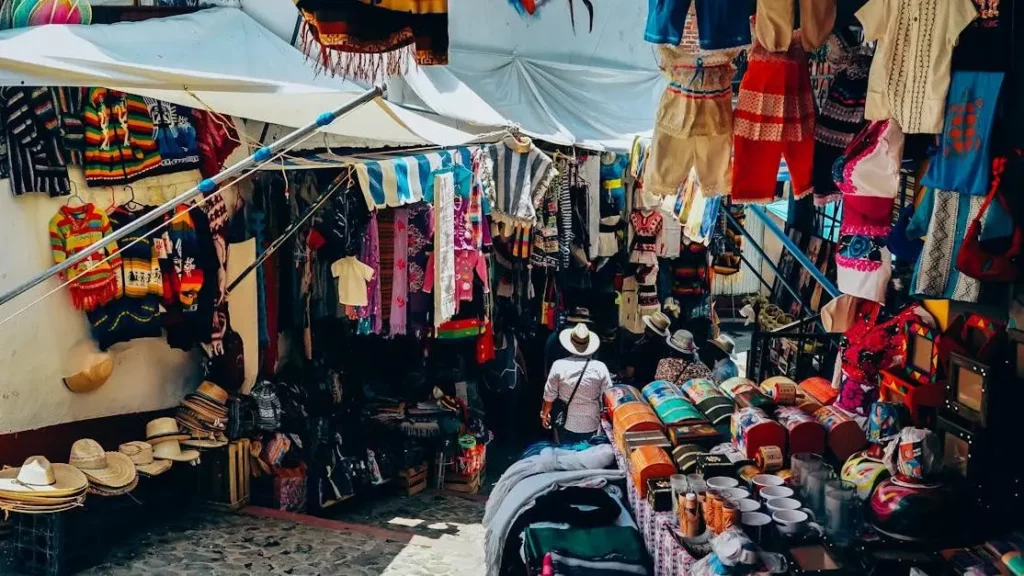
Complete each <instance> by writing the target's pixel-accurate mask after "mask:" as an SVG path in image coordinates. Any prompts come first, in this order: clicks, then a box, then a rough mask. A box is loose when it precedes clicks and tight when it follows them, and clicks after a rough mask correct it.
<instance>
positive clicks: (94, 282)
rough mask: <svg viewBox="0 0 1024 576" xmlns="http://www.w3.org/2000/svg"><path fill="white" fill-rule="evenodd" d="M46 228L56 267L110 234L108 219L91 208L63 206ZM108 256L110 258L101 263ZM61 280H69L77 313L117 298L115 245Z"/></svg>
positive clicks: (118, 268)
mask: <svg viewBox="0 0 1024 576" xmlns="http://www.w3.org/2000/svg"><path fill="white" fill-rule="evenodd" d="M49 228H50V249H51V251H52V252H53V261H54V262H55V263H57V264H60V263H61V262H63V261H64V260H67V259H68V258H69V257H71V256H74V255H75V254H78V253H79V252H81V251H83V250H84V249H86V248H88V247H89V246H91V245H92V244H94V243H96V242H99V241H101V240H103V238H104V237H105V236H108V235H109V234H110V233H111V228H110V221H109V220H108V219H107V215H106V214H104V213H103V211H102V210H97V209H96V207H95V206H94V205H92V204H85V205H82V206H75V207H72V206H62V207H61V209H60V210H58V211H57V213H56V214H54V215H53V218H51V219H50V226H49ZM107 256H112V257H111V258H110V259H109V260H107V261H106V262H103V259H104V258H106V257H107ZM90 268H91V269H90ZM64 277H65V278H68V279H71V280H72V282H71V284H70V285H69V286H68V290H69V291H70V292H71V301H72V302H73V303H74V305H75V308H78V309H80V310H88V311H91V310H95V309H96V308H97V307H98V306H102V305H103V304H106V303H108V302H110V301H111V300H113V299H114V298H117V297H118V296H119V295H120V292H121V285H120V277H121V256H120V254H118V249H117V243H116V242H111V243H110V244H108V245H106V246H104V247H103V249H101V250H98V251H96V252H94V253H93V254H92V255H90V256H89V258H87V259H85V260H83V261H82V262H80V263H78V264H76V265H74V266H72V267H71V268H69V269H68V271H67V272H66V275H65V276H64Z"/></svg>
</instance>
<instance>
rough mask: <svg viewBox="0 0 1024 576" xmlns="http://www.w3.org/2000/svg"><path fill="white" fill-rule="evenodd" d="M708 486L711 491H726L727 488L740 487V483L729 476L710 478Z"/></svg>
mask: <svg viewBox="0 0 1024 576" xmlns="http://www.w3.org/2000/svg"><path fill="white" fill-rule="evenodd" d="M707 485H708V488H709V489H711V490H725V489H726V488H735V487H737V486H739V485H740V481H739V480H737V479H735V478H730V477H728V476H715V477H714V478H708V480H707Z"/></svg>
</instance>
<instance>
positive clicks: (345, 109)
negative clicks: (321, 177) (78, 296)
mask: <svg viewBox="0 0 1024 576" xmlns="http://www.w3.org/2000/svg"><path fill="white" fill-rule="evenodd" d="M383 93H384V90H383V88H380V87H376V88H373V89H372V90H367V91H366V92H363V93H362V94H360V95H359V96H358V97H356V98H355V99H354V100H352V101H351V102H348V103H346V104H345V105H344V106H341V107H339V108H337V109H335V110H332V111H330V112H324V113H322V114H320V115H319V116H317V117H316V120H314V121H312V122H310V123H309V124H306V125H305V126H303V127H302V128H299V129H297V130H295V131H294V132H292V133H291V134H288V135H287V136H285V137H283V138H281V139H280V140H278V141H276V142H274V143H273V144H270V145H269V146H264V147H262V148H259V149H258V150H256V151H255V152H253V153H252V154H250V155H249V156H248V157H247V158H245V159H243V160H241V161H239V162H237V163H235V164H233V165H231V166H229V167H227V168H225V169H224V170H222V171H221V172H219V173H218V174H216V175H214V176H213V177H212V178H206V179H204V180H203V181H201V182H200V183H199V184H198V185H196V186H194V187H193V188H192V189H190V190H188V191H186V192H182V193H181V194H179V195H178V196H175V197H174V198H172V199H171V200H168V201H167V202H164V203H163V204H161V205H160V206H159V207H157V208H156V209H155V210H153V211H151V212H149V213H147V214H145V215H144V216H141V217H140V218H138V219H137V220H135V221H134V222H132V223H131V224H129V225H127V226H125V227H124V228H121V229H120V230H117V231H116V232H114V233H113V234H111V235H109V236H106V237H104V238H103V239H102V240H100V241H98V242H96V243H94V244H93V245H91V246H89V247H88V248H86V249H84V250H82V251H81V252H79V253H77V254H75V255H73V256H70V257H68V259H67V260H64V261H63V262H61V263H59V264H54V265H53V266H50V267H49V268H47V269H46V271H44V272H42V273H41V274H39V275H37V276H35V277H33V278H32V279H31V280H28V281H26V282H24V283H22V284H21V285H19V286H17V287H15V288H14V289H12V290H10V291H9V292H7V293H5V294H4V295H3V296H0V306H3V305H4V304H6V303H8V302H10V301H11V300H13V299H15V298H17V297H18V296H20V295H22V294H24V293H25V292H27V291H29V290H31V289H32V288H34V287H36V286H38V285H39V284H41V283H43V282H44V281H45V280H47V279H48V278H50V277H52V276H56V275H57V274H60V273H62V272H64V271H66V270H67V269H68V268H71V267H72V266H74V265H76V264H78V263H80V262H83V261H85V260H86V259H88V258H89V257H90V256H92V255H93V254H94V253H95V252H98V251H99V250H102V249H103V248H104V247H105V246H109V245H110V243H111V242H117V241H119V240H121V239H123V238H125V237H127V236H129V235H130V234H132V233H134V232H135V231H136V230H138V229H140V228H142V227H143V226H146V225H148V224H149V223H150V222H153V221H155V220H156V219H157V218H160V217H162V216H163V215H164V214H166V213H167V212H170V211H171V210H173V209H174V208H175V207H176V206H178V205H179V204H183V203H185V202H188V201H189V200H191V199H193V198H195V197H196V196H198V195H199V194H205V193H210V192H213V191H214V190H216V189H217V186H218V185H219V184H221V183H222V182H224V181H225V180H227V179H228V178H231V177H232V176H234V175H235V174H237V173H239V172H241V171H243V170H245V169H246V168H249V167H251V166H254V165H256V164H258V163H260V162H265V161H267V160H270V159H271V158H273V157H274V155H275V154H278V153H279V152H281V151H284V150H287V149H289V148H290V147H291V146H293V145H295V144H297V143H298V142H300V141H302V140H303V139H305V138H306V137H307V136H309V135H310V134H312V133H313V132H314V131H316V130H318V129H320V128H323V127H325V126H328V125H329V124H331V122H334V121H335V120H337V119H338V118H339V117H340V116H343V115H345V114H347V113H349V112H351V111H352V110H355V109H356V108H358V107H360V106H362V105H363V104H366V103H367V102H370V101H371V100H373V99H374V98H376V97H378V96H381V95H382V94H383Z"/></svg>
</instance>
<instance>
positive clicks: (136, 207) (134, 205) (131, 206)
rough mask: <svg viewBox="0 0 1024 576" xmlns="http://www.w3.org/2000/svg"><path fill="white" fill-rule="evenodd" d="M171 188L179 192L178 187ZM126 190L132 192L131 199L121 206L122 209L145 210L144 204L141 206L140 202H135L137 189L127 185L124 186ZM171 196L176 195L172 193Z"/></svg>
mask: <svg viewBox="0 0 1024 576" xmlns="http://www.w3.org/2000/svg"><path fill="white" fill-rule="evenodd" d="M171 186H172V187H173V188H172V189H173V191H174V192H177V191H178V187H177V186H175V185H173V184H172V185H171ZM124 189H125V190H127V191H129V192H131V197H130V198H128V201H127V202H125V203H124V204H122V205H121V207H122V208H124V209H125V210H129V211H131V212H138V211H139V210H142V209H144V208H145V206H143V205H142V204H139V203H138V202H136V201H135V188H133V187H132V186H131V185H130V184H125V185H124ZM171 196H172V197H173V196H176V194H173V193H172V195H171Z"/></svg>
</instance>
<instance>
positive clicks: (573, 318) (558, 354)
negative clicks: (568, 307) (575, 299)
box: [544, 306, 593, 374]
mask: <svg viewBox="0 0 1024 576" xmlns="http://www.w3.org/2000/svg"><path fill="white" fill-rule="evenodd" d="M576 324H586V325H587V328H589V327H591V326H592V325H593V323H592V322H591V321H590V310H589V309H587V308H584V307H582V306H577V307H575V308H573V310H572V314H570V315H569V317H568V318H566V319H565V323H564V324H562V325H561V327H562V328H565V327H567V326H568V327H572V326H575V325H576ZM561 332H562V331H559V330H555V331H554V332H552V333H551V335H550V336H548V339H547V341H545V342H544V373H545V374H548V373H549V372H551V366H552V365H553V364H554V363H555V362H556V361H557V360H561V359H562V358H565V357H567V356H569V353H568V352H567V351H566V350H565V348H564V347H563V346H562V344H561V343H560V342H559V341H558V336H559V335H560V334H561Z"/></svg>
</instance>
